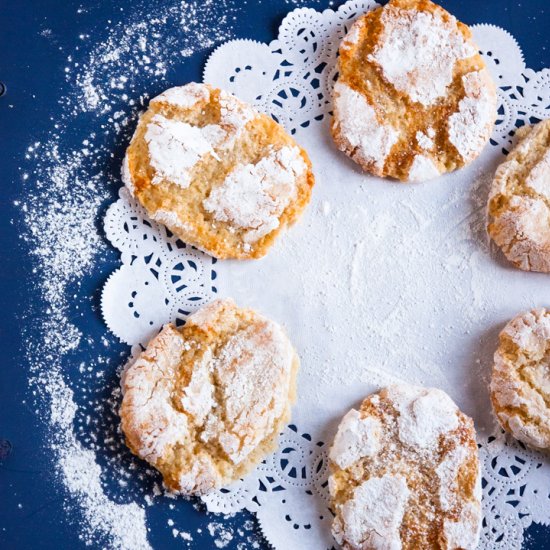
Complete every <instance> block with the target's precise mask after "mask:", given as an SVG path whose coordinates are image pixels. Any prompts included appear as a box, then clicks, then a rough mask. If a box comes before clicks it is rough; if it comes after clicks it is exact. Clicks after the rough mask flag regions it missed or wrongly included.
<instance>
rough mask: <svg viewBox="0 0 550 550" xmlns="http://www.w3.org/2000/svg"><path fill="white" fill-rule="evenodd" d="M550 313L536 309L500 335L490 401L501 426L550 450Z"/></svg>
mask: <svg viewBox="0 0 550 550" xmlns="http://www.w3.org/2000/svg"><path fill="white" fill-rule="evenodd" d="M549 352H550V311H548V310H547V309H544V308H543V309H534V310H532V311H530V312H528V313H524V314H523V315H518V316H517V317H515V318H514V319H512V320H511V321H510V322H509V323H508V324H507V325H506V326H505V327H504V330H503V331H502V332H501V333H500V344H499V347H498V349H497V351H496V353H495V363H494V366H493V373H492V377H491V386H490V389H491V401H492V403H493V410H494V412H495V415H496V417H497V419H498V421H499V423H500V425H501V426H502V427H503V428H504V429H505V430H506V431H507V432H509V433H511V434H512V435H513V436H514V437H515V438H516V439H519V440H520V441H522V442H523V443H525V444H526V445H529V446H531V447H534V448H536V449H544V450H549V449H550V370H549V367H548V357H549Z"/></svg>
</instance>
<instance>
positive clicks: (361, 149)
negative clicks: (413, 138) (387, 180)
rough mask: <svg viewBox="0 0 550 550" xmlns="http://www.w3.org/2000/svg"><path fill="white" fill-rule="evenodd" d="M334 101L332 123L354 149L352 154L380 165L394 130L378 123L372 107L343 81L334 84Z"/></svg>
mask: <svg viewBox="0 0 550 550" xmlns="http://www.w3.org/2000/svg"><path fill="white" fill-rule="evenodd" d="M334 102H335V122H336V124H337V125H338V126H339V127H340V128H341V131H342V135H343V137H344V138H345V139H346V140H347V141H348V142H349V145H350V146H351V148H352V149H354V148H357V150H358V151H357V153H356V154H358V155H360V156H361V157H363V158H364V159H365V160H366V161H370V162H372V163H374V165H375V166H376V167H377V168H382V167H383V166H384V161H385V159H386V157H387V156H388V154H389V153H390V150H391V148H392V146H393V144H394V143H395V142H396V141H397V139H398V133H397V132H396V131H395V130H394V128H392V127H391V126H389V125H384V124H382V123H380V122H379V121H378V119H377V117H376V112H375V110H374V108H373V107H372V106H371V105H369V104H368V103H367V101H366V99H365V98H364V97H363V96H362V95H361V94H360V93H359V92H356V91H355V90H353V89H352V88H350V87H349V86H347V85H346V84H343V83H341V82H337V83H336V84H335V86H334Z"/></svg>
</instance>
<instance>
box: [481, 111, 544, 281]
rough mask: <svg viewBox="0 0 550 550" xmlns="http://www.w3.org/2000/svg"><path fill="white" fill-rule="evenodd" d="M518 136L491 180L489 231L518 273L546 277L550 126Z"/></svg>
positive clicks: (529, 129) (541, 125) (523, 130)
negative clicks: (514, 144) (518, 269)
mask: <svg viewBox="0 0 550 550" xmlns="http://www.w3.org/2000/svg"><path fill="white" fill-rule="evenodd" d="M517 135H518V136H519V139H520V141H519V142H518V144H517V145H516V147H515V148H514V149H513V150H512V152H511V153H510V154H509V155H508V157H507V158H506V160H505V161H504V162H503V163H502V164H501V165H500V166H499V167H498V169H497V171H496V174H495V178H494V180H493V185H492V187H491V192H490V194H489V205H488V215H489V225H488V231H489V235H490V236H491V237H492V239H493V240H494V241H495V243H497V245H498V246H499V247H500V248H501V249H502V251H503V252H504V254H505V256H506V257H507V258H508V260H510V262H512V263H513V264H514V265H515V266H516V267H519V268H520V269H523V270H525V271H543V272H545V273H550V120H544V121H542V122H539V123H538V124H537V125H536V126H533V127H525V126H524V127H523V128H521V129H520V130H518V132H517Z"/></svg>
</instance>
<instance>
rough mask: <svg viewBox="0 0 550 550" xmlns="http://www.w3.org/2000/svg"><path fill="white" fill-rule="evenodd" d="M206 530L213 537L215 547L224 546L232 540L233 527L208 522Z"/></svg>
mask: <svg viewBox="0 0 550 550" xmlns="http://www.w3.org/2000/svg"><path fill="white" fill-rule="evenodd" d="M208 532H209V533H210V535H211V536H212V537H214V544H215V546H216V548H225V547H226V546H227V545H228V544H229V543H230V542H231V541H232V540H233V529H232V528H231V527H227V526H225V525H224V524H223V523H216V522H211V523H209V524H208Z"/></svg>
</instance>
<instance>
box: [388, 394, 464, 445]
mask: <svg viewBox="0 0 550 550" xmlns="http://www.w3.org/2000/svg"><path fill="white" fill-rule="evenodd" d="M388 397H389V398H390V399H391V400H392V401H393V403H394V405H395V406H396V408H397V410H398V411H399V418H398V420H397V423H398V425H399V437H400V439H401V441H402V442H403V443H405V444H406V445H410V446H411V447H421V448H426V447H428V446H433V445H436V444H437V441H438V436H439V435H441V434H444V433H447V432H449V431H452V430H455V429H456V428H458V415H457V413H458V409H457V407H456V405H455V404H454V403H453V401H452V399H451V398H450V397H449V396H448V395H447V394H446V393H445V392H442V391H441V390H437V389H432V388H429V389H423V388H417V387H414V386H405V385H400V386H392V387H391V388H389V389H388Z"/></svg>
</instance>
